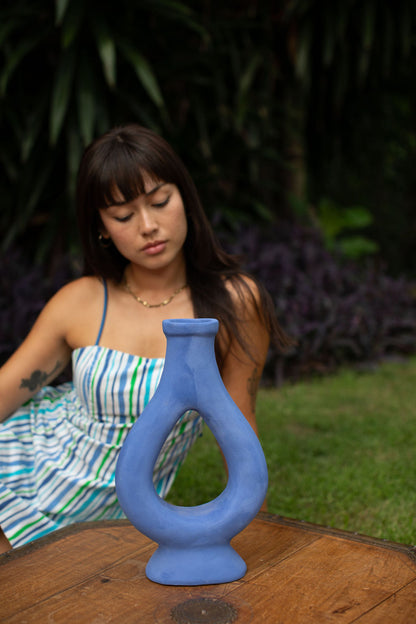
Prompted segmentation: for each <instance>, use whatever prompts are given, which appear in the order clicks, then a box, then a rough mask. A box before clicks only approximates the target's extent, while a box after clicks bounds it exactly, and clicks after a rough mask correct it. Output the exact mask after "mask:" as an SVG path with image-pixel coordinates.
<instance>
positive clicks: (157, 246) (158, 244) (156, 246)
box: [143, 241, 166, 256]
mask: <svg viewBox="0 0 416 624" xmlns="http://www.w3.org/2000/svg"><path fill="white" fill-rule="evenodd" d="M165 247H166V241H155V242H154V243H149V244H148V245H146V247H144V248H143V251H144V253H145V254H147V255H149V256H155V255H156V254H158V253H161V252H162V251H163V250H164V249H165Z"/></svg>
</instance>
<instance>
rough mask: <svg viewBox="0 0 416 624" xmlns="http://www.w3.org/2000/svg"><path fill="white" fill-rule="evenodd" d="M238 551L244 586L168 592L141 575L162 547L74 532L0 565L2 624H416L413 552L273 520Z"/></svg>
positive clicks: (250, 532)
mask: <svg viewBox="0 0 416 624" xmlns="http://www.w3.org/2000/svg"><path fill="white" fill-rule="evenodd" d="M233 545H234V547H235V548H236V550H237V551H238V552H239V553H240V555H241V556H242V557H243V558H244V560H245V561H246V563H247V565H248V572H247V574H246V576H245V577H244V578H242V579H241V580H239V581H235V582H233V583H227V584H223V585H212V586H201V587H171V586H163V585H158V584H156V583H152V582H151V581H149V580H148V579H147V578H146V576H145V572H144V570H145V565H146V563H147V561H148V559H149V557H150V555H151V553H152V552H153V551H154V549H155V547H156V545H155V544H154V543H153V542H151V541H150V540H149V539H148V538H146V537H144V536H143V535H141V534H140V533H139V532H138V531H136V529H134V528H133V527H132V526H131V525H130V523H129V522H127V521H120V522H102V523H87V524H80V525H74V526H72V527H69V528H67V529H63V530H61V531H58V532H56V533H54V534H52V535H50V536H48V537H46V538H43V539H40V540H38V541H37V542H33V543H32V544H29V545H27V546H24V547H23V548H20V549H17V550H15V551H11V552H9V553H5V554H3V555H1V556H0V596H1V599H0V622H8V623H10V624H12V623H14V624H30V623H32V622H36V624H43V623H47V624H68V623H72V622H74V623H76V624H83V623H88V624H105V623H107V622H120V624H121V623H122V624H130V623H131V624H133V623H140V624H147V623H149V624H150V623H152V624H153V623H157V624H162V623H163V624H165V623H166V624H168V623H169V624H175V623H177V624H178V623H179V624H201V623H206V624H228V623H231V622H235V623H236V624H247V623H248V622H253V624H257V623H259V622H261V623H270V624H309V623H313V624H327V623H328V622H337V623H338V622H342V623H347V622H354V623H359V624H385V623H391V624H413V623H414V622H416V553H415V549H414V548H413V547H410V546H404V545H401V544H396V543H392V542H385V541H382V540H376V539H372V538H368V537H364V536H360V535H355V534H351V533H345V532H342V531H337V530H332V529H327V528H324V527H319V526H316V525H310V524H306V523H302V522H297V521H294V520H288V519H285V518H281V517H279V516H272V515H269V514H259V515H258V516H257V518H256V519H255V520H254V521H253V522H252V523H251V524H250V525H249V526H248V527H247V528H246V529H245V530H244V531H243V532H242V533H240V534H239V535H238V536H237V537H236V538H235V539H234V540H233Z"/></svg>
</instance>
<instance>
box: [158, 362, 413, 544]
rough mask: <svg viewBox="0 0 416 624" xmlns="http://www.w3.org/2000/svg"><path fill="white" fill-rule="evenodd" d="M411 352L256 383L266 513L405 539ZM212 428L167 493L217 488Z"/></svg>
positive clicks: (195, 499)
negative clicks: (271, 383) (266, 384)
mask: <svg viewBox="0 0 416 624" xmlns="http://www.w3.org/2000/svg"><path fill="white" fill-rule="evenodd" d="M415 382H416V360H415V359H414V358H413V359H411V360H408V361H406V362H403V363H386V364H383V365H382V366H380V367H378V368H377V369H375V370H373V371H367V372H358V371H353V370H344V371H342V372H340V373H339V374H337V375H334V376H332V377H326V378H322V379H316V380H313V381H308V382H303V383H297V384H296V385H285V386H283V387H282V388H281V389H280V390H265V389H262V390H261V391H260V395H259V399H258V403H257V420H258V426H259V432H260V439H261V441H262V445H263V448H264V452H265V455H266V459H267V463H268V469H269V491H268V509H269V511H270V512H271V513H276V514H279V515H282V516H286V517H290V518H294V519H297V520H305V521H308V522H314V523H317V524H321V525H324V526H331V527H335V528H338V529H345V530H348V531H355V532H359V533H363V534H367V535H371V536H373V537H379V538H386V539H390V540H394V541H397V542H403V543H409V544H415V543H416V529H415V523H414V508H415V504H416V494H415V491H414V485H413V481H412V479H411V478H409V475H412V474H413V471H414V470H415V468H416V465H415V452H414V444H415V442H416V439H415V428H414V421H415V417H416V408H415V401H414V386H415ZM221 475H222V472H221V458H220V457H219V453H218V448H217V445H216V442H215V439H214V438H213V436H212V434H211V433H210V432H209V431H207V435H205V434H204V436H203V437H202V438H201V439H200V440H198V441H197V443H196V444H195V446H194V447H193V449H192V450H191V453H190V455H189V457H188V458H187V460H186V462H185V463H184V465H183V467H182V468H181V471H180V473H179V475H178V478H177V480H176V481H175V484H174V487H173V490H172V492H171V494H170V495H169V500H170V501H171V502H173V503H175V504H181V505H193V504H197V503H200V502H207V501H209V500H211V499H212V498H214V497H215V496H217V495H218V494H219V493H220V492H221V491H222V489H223V488H224V484H225V478H224V476H221Z"/></svg>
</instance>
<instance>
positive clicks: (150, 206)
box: [99, 178, 188, 270]
mask: <svg viewBox="0 0 416 624" xmlns="http://www.w3.org/2000/svg"><path fill="white" fill-rule="evenodd" d="M115 199H116V203H114V204H112V205H110V206H109V207H108V208H103V209H101V210H100V211H99V213H100V217H101V221H102V224H103V227H102V228H101V230H100V231H101V234H102V235H103V237H104V238H111V240H112V242H113V244H114V245H115V247H116V248H117V249H118V251H119V252H120V253H121V254H122V255H123V256H124V257H125V258H126V259H127V260H129V261H130V262H131V263H133V264H135V265H137V266H140V267H142V268H145V269H149V270H160V269H163V268H165V267H167V266H169V265H171V263H172V262H180V263H183V262H184V252H183V244H184V242H185V239H186V235H187V231H188V226H187V221H186V215H185V209H184V205H183V201H182V197H181V194H180V192H179V190H178V188H177V187H176V186H175V185H174V184H167V183H165V182H163V181H154V180H151V179H150V178H148V179H145V190H144V193H142V194H140V195H139V196H138V197H136V198H135V199H134V200H132V201H129V202H125V200H124V197H123V196H122V194H121V193H120V192H118V193H117V192H116V193H115Z"/></svg>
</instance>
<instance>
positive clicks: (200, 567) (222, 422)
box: [116, 319, 268, 585]
mask: <svg viewBox="0 0 416 624" xmlns="http://www.w3.org/2000/svg"><path fill="white" fill-rule="evenodd" d="M163 331H164V333H165V335H166V338H167V349H166V358H165V365H164V369H163V373H162V376H161V379H160V383H159V386H158V387H157V390H156V392H155V394H154V395H153V398H152V399H151V401H150V402H149V403H148V405H147V406H146V408H145V409H144V410H143V412H142V414H141V415H140V417H139V418H138V420H137V421H136V423H135V424H134V426H133V428H132V430H131V431H130V433H129V435H128V437H127V439H126V441H125V443H124V445H123V448H122V450H121V452H120V456H119V459H118V463H117V469H116V488H117V496H118V499H119V502H120V505H121V507H122V509H123V511H124V513H125V514H126V516H127V518H128V519H129V520H130V521H131V523H132V524H133V525H134V526H135V527H136V528H137V529H138V530H139V531H141V532H142V533H144V534H145V535H147V536H148V537H150V538H151V539H152V540H154V541H155V542H157V543H158V544H159V547H158V548H157V550H156V552H155V553H154V554H153V555H152V557H151V558H150V560H149V562H148V564H147V566H146V575H147V577H148V578H149V579H151V580H152V581H155V582H157V583H162V584H165V585H205V584H211V583H226V582H230V581H234V580H237V579H239V578H241V577H242V576H244V574H245V572H246V569H247V567H246V564H245V562H244V561H243V559H242V558H241V557H240V555H238V554H237V552H236V551H235V550H234V549H233V548H232V546H231V545H230V540H231V538H232V537H234V536H235V535H236V534H237V533H239V532H240V531H241V530H242V529H243V528H244V527H246V526H247V524H248V523H249V522H250V521H251V520H252V519H253V518H254V516H255V515H256V513H257V512H258V511H259V509H260V507H261V505H262V503H263V501H264V498H265V496H266V491H267V481H268V478H267V466H266V461H265V458H264V454H263V450H262V448H261V445H260V443H259V441H258V439H257V436H256V434H255V433H254V431H253V429H252V428H251V426H250V425H249V423H248V422H247V420H246V418H245V417H244V416H243V414H242V413H241V411H240V410H239V409H238V407H237V406H236V404H235V403H234V401H233V400H232V399H231V397H230V395H229V394H228V392H227V390H226V388H225V386H224V384H223V382H222V379H221V376H220V373H219V371H218V367H217V363H216V359H215V352H214V339H215V335H216V333H217V331H218V321H217V320H215V319H170V320H165V321H163ZM188 409H195V410H197V411H198V412H199V413H200V414H201V416H202V417H203V419H204V421H205V423H206V424H207V426H208V427H209V428H210V430H211V431H212V433H213V434H214V436H215V438H216V440H217V442H218V444H219V446H220V447H221V450H222V452H223V454H224V457H225V459H226V462H227V467H228V482H227V485H226V487H225V489H224V491H223V492H222V493H221V494H220V495H219V496H218V497H217V498H215V499H213V500H212V501H210V502H208V503H205V504H202V505H198V506H195V507H180V506H175V505H171V504H169V503H167V502H166V501H164V500H163V499H161V498H160V497H159V496H158V494H157V493H156V491H155V488H154V486H153V480H152V478H153V467H154V465H155V462H156V459H157V457H158V454H159V452H160V450H161V448H162V446H163V443H164V441H165V440H166V438H167V436H168V434H169V433H170V431H171V429H172V428H173V426H174V425H175V423H176V421H177V420H178V418H179V417H180V416H182V414H183V413H184V412H185V411H186V410H188Z"/></svg>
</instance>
